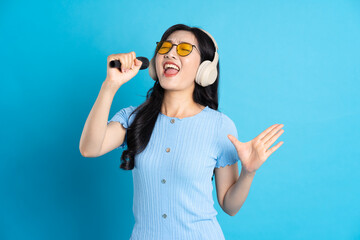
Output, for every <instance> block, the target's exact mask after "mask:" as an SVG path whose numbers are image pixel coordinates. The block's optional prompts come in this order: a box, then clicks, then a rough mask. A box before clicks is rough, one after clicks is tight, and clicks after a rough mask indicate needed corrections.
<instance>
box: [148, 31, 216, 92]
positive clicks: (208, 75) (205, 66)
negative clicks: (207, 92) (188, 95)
mask: <svg viewBox="0 0 360 240" xmlns="http://www.w3.org/2000/svg"><path fill="white" fill-rule="evenodd" d="M201 30H202V31H203V32H205V33H206V34H207V35H208V36H209V37H210V38H211V39H212V41H213V43H214V45H215V55H214V59H213V60H212V61H209V60H205V61H203V62H202V63H201V64H200V66H199V68H198V71H197V73H196V77H195V82H196V83H198V84H199V85H201V86H203V87H206V86H209V85H211V84H213V83H214V82H215V80H216V77H217V75H218V72H217V68H216V66H217V63H218V61H219V54H218V52H217V50H218V46H217V44H216V42H215V39H214V38H213V37H212V36H211V35H210V33H208V32H206V31H205V30H203V29H201ZM155 56H156V55H155ZM149 74H150V77H151V78H152V79H154V80H155V81H156V80H158V77H157V74H156V68H155V57H153V58H152V59H151V60H150V64H149Z"/></svg>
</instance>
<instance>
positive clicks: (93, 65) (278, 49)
mask: <svg viewBox="0 0 360 240" xmlns="http://www.w3.org/2000/svg"><path fill="white" fill-rule="evenodd" d="M177 23H184V24H188V25H190V26H196V27H200V28H203V29H205V30H207V31H208V32H210V33H211V34H212V35H213V36H214V38H215V39H216V41H217V43H218V45H219V56H220V68H221V70H220V76H221V78H220V81H221V82H220V89H219V100H220V105H219V110H221V111H222V112H224V113H225V114H227V115H228V116H229V117H231V119H232V120H233V121H234V122H235V124H236V126H237V129H238V134H239V140H240V141H243V142H247V141H250V140H251V139H253V138H255V137H256V136H257V135H258V134H260V133H261V132H262V131H264V130H265V129H266V128H267V127H269V126H271V125H272V124H275V123H283V124H284V125H285V126H284V128H283V129H284V130H285V132H284V134H283V135H281V137H280V138H279V139H278V141H277V142H279V141H284V144H283V145H282V146H281V147H280V148H279V149H278V150H277V151H276V152H275V153H273V154H272V155H271V156H270V157H269V158H268V160H267V161H266V162H265V163H264V164H263V165H262V166H261V167H260V169H259V170H258V171H257V173H256V175H255V178H254V181H253V183H252V186H251V189H250V192H249V195H248V198H247V199H246V201H245V204H244V205H243V207H242V208H241V210H240V211H239V212H238V214H237V215H236V216H234V217H231V216H229V215H227V214H226V213H224V212H223V211H222V210H221V208H220V206H219V204H218V202H217V199H216V192H215V188H214V192H213V197H214V202H215V207H216V210H217V211H218V213H219V214H218V220H219V222H220V225H221V227H222V229H223V232H224V235H225V237H226V239H230V240H231V239H261V240H263V239H277V240H278V239H360V207H359V203H360V188H359V182H360V174H359V173H360V157H359V156H360V155H359V154H360V148H359V143H360V141H359V139H360V131H359V122H360V107H359V105H360V104H359V102H360V98H359V90H360V88H359V85H360V84H359V82H360V63H359V60H360V57H359V56H360V44H359V43H360V2H359V1H355V0H354V1H346V0H344V1H329V0H327V1H222V2H221V1H190V0H183V1H166V2H165V1H164V2H160V1H146V2H145V1H104V0H102V1H80V0H78V1H70V0H63V1H23V0H22V1H2V2H1V4H0V30H1V37H0V46H1V58H0V61H1V68H0V78H1V85H2V87H1V88H0V93H1V94H0V97H1V102H0V104H1V112H2V113H3V114H2V116H1V120H0V121H1V126H2V128H1V152H2V156H1V166H0V194H1V195H0V239H128V238H129V237H130V234H131V231H132V227H133V224H134V218H133V215H132V196H133V195H132V194H133V187H132V175H131V171H124V170H121V169H120V168H119V164H120V161H119V158H120V156H121V150H114V151H112V152H110V153H108V154H105V155H104V156H101V157H98V158H84V157H82V156H81V154H80V152H79V141H80V136H81V133H82V130H83V127H84V124H85V121H86V118H87V116H88V114H89V112H90V110H91V108H92V106H93V104H94V102H95V100H96V98H97V95H98V93H99V90H100V87H101V84H102V82H103V81H104V80H105V77H106V59H107V56H108V55H110V54H113V53H124V52H130V51H135V52H136V54H137V56H147V57H149V58H150V57H151V56H152V53H153V51H154V47H155V42H156V41H158V40H159V39H160V37H161V35H162V34H163V32H164V31H165V30H166V29H167V28H168V27H170V26H171V25H173V24H177ZM153 83H154V81H153V80H152V79H151V78H150V76H149V75H148V71H147V70H145V71H140V72H139V74H138V75H137V76H136V77H135V78H133V79H132V80H130V81H129V82H127V83H126V84H124V85H123V86H122V87H121V88H120V89H119V91H118V92H117V94H116V96H115V98H114V101H113V104H112V107H111V111H110V116H109V117H111V116H113V115H114V114H115V112H117V111H118V110H119V109H121V108H123V107H127V106H130V105H134V106H136V105H139V104H141V103H142V102H143V101H144V100H145V96H146V92H147V90H148V89H149V88H151V87H152V85H153ZM277 142H275V143H274V145H275V144H276V143H277ZM240 166H241V165H240V163H239V170H241V169H240Z"/></svg>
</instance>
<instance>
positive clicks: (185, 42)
mask: <svg viewBox="0 0 360 240" xmlns="http://www.w3.org/2000/svg"><path fill="white" fill-rule="evenodd" d="M166 41H169V42H172V43H174V42H173V41H172V40H166ZM180 43H189V42H184V41H181V42H179V43H178V44H180ZM190 44H191V45H195V44H193V43H190ZM195 46H196V45H195Z"/></svg>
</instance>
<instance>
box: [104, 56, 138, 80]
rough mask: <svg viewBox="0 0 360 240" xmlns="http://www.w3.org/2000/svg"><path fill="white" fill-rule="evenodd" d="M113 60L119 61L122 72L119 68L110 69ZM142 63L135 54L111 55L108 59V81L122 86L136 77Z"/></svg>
mask: <svg viewBox="0 0 360 240" xmlns="http://www.w3.org/2000/svg"><path fill="white" fill-rule="evenodd" d="M112 60H119V61H120V63H121V71H120V69H119V68H110V66H109V63H110V61H112ZM141 65H142V62H141V61H140V60H138V59H136V55H135V52H134V51H132V52H129V53H118V54H111V55H109V56H108V57H107V76H106V81H109V82H111V83H115V84H116V85H119V86H120V85H122V84H124V83H126V82H127V81H129V80H130V79H132V78H133V77H135V75H136V74H137V73H138V72H139V70H140V67H141Z"/></svg>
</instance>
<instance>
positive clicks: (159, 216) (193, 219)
mask: <svg viewBox="0 0 360 240" xmlns="http://www.w3.org/2000/svg"><path fill="white" fill-rule="evenodd" d="M135 109H136V107H134V106H129V107H126V108H123V109H121V110H120V111H118V112H117V113H116V114H115V115H114V116H113V117H112V118H111V119H110V120H109V121H108V124H109V122H111V121H117V122H120V123H121V124H122V125H123V126H124V128H128V126H130V124H131V123H132V121H133V120H134V118H135V115H136V112H135V113H134V114H133V115H131V116H130V113H131V112H133V111H134V110H135ZM129 116H130V117H129ZM228 134H231V135H233V136H235V137H236V138H237V137H238V135H237V130H236V126H235V124H234V122H233V121H232V120H231V119H230V118H229V117H228V116H226V115H225V114H223V113H221V112H219V111H217V110H214V109H211V108H209V107H208V106H206V107H205V108H204V109H203V110H202V111H201V112H200V113H198V114H196V115H194V116H191V117H186V118H182V119H180V118H175V117H169V116H166V115H164V114H162V113H159V115H158V117H157V120H156V123H155V126H154V130H153V132H152V135H151V138H150V141H149V143H148V145H147V147H146V148H145V150H144V151H143V152H141V153H140V154H137V155H135V166H134V168H133V170H132V176H133V184H134V196H133V213H134V217H135V224H134V227H133V230H132V234H131V237H130V239H131V240H176V239H181V240H184V239H186V240H192V239H194V240H212V239H214V240H221V239H225V237H224V234H223V232H222V230H221V227H220V225H219V223H218V221H217V219H216V215H217V211H216V210H215V208H214V206H213V204H214V201H213V197H212V190H213V184H212V181H211V177H212V175H213V170H214V167H220V166H221V167H223V166H226V165H231V164H234V163H236V162H237V161H238V160H239V157H238V155H237V152H236V149H235V147H234V145H233V144H232V143H231V141H230V140H229V139H228V137H227V135H228ZM119 148H120V149H124V148H127V134H126V135H125V140H124V143H123V144H121V145H120V146H119V147H117V149H119Z"/></svg>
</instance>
